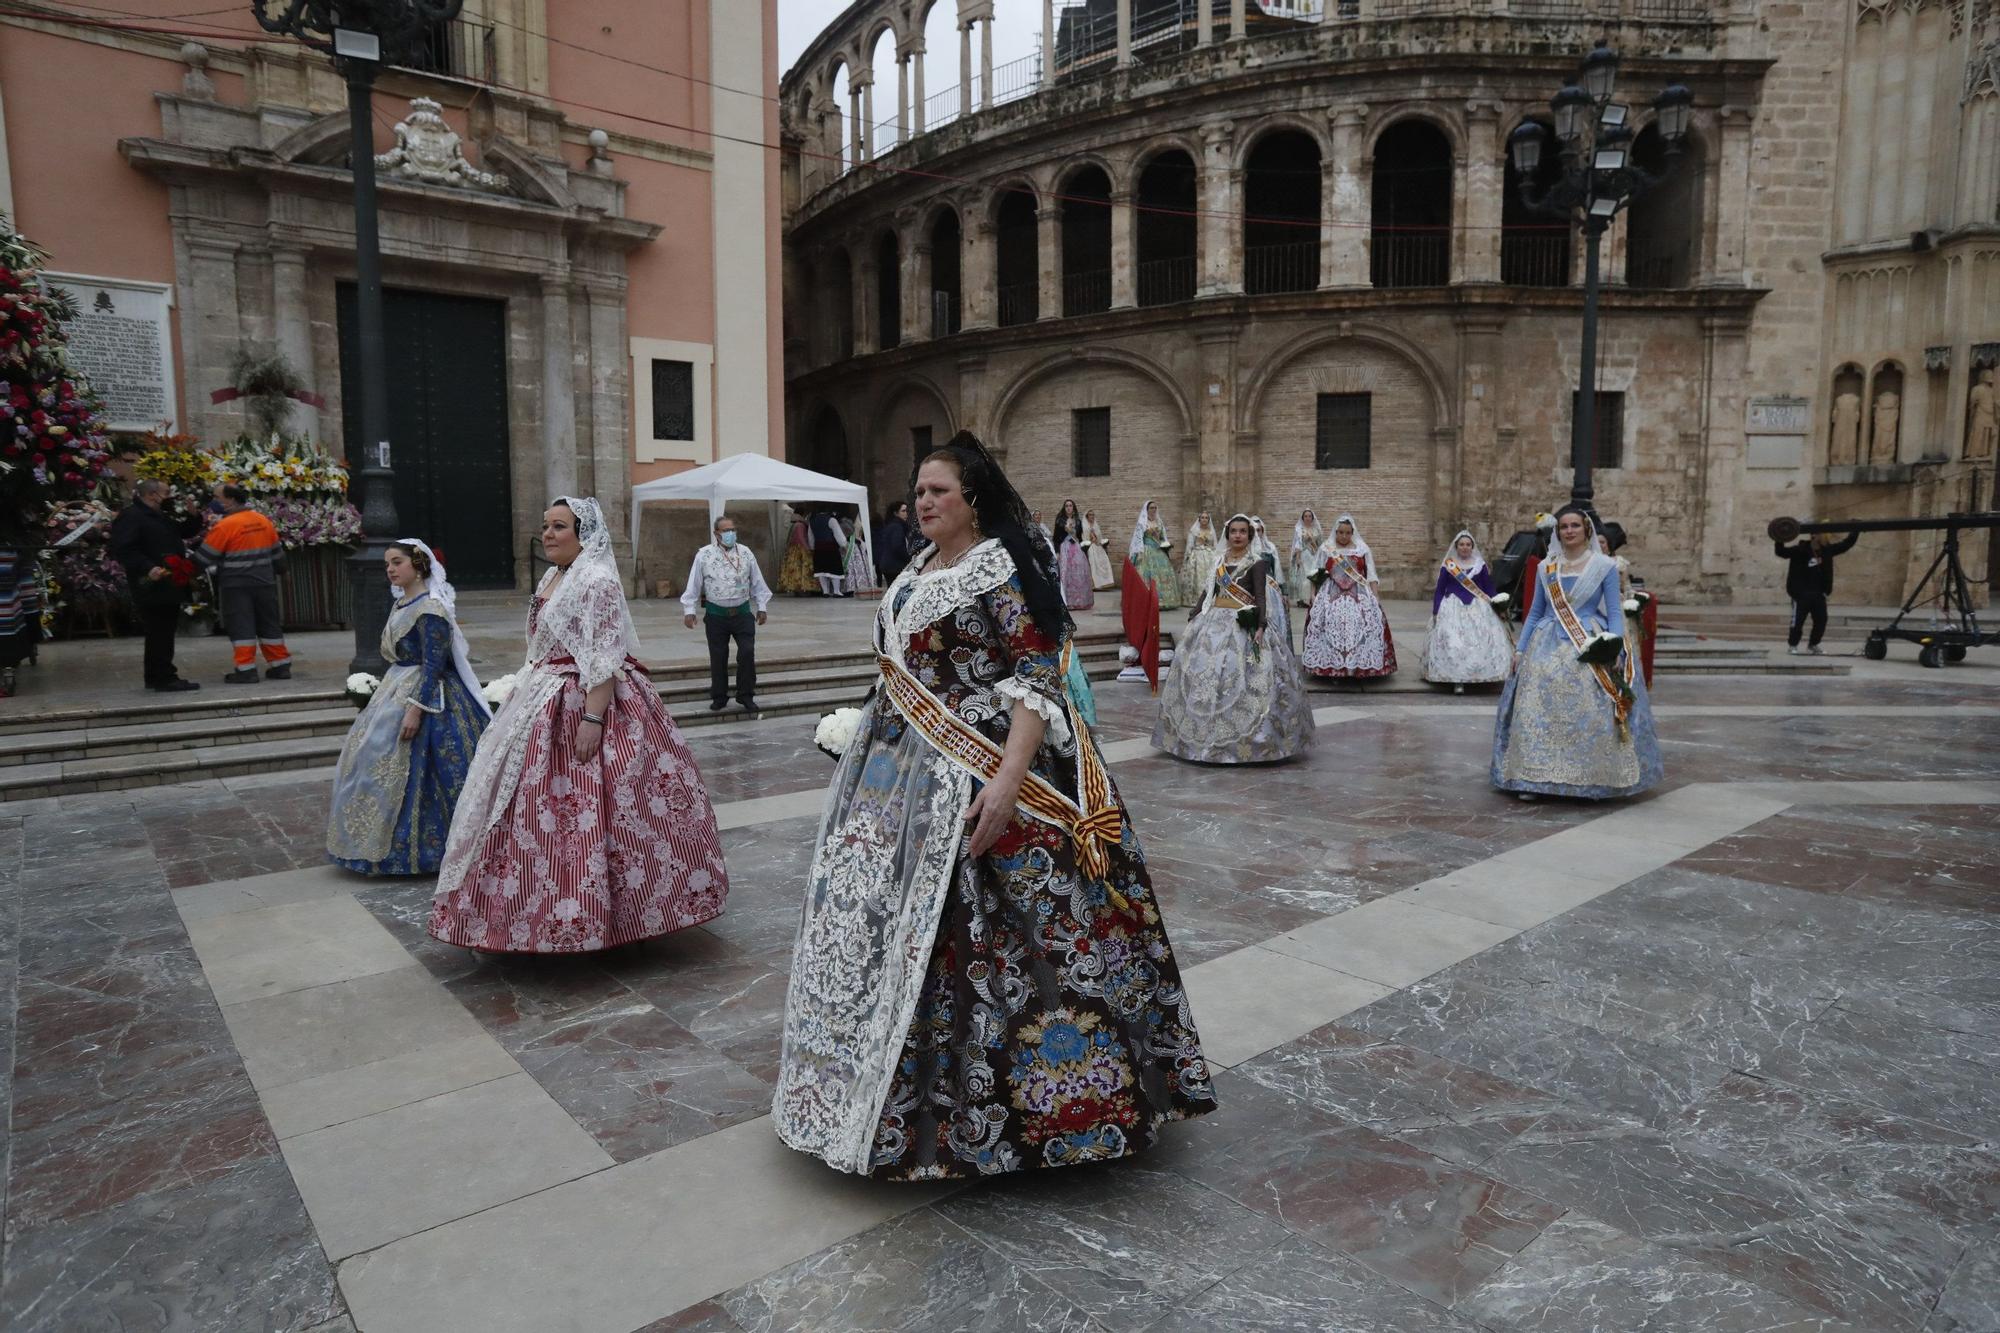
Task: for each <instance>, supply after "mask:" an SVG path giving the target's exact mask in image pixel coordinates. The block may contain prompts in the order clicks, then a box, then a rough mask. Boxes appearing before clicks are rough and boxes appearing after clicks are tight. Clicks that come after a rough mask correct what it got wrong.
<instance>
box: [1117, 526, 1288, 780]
mask: <svg viewBox="0 0 2000 1333" xmlns="http://www.w3.org/2000/svg"><path fill="white" fill-rule="evenodd" d="M1222 536H1223V541H1224V543H1225V544H1224V547H1223V550H1222V554H1221V555H1219V556H1218V557H1216V559H1215V560H1214V561H1213V571H1212V572H1211V574H1210V575H1209V579H1208V586H1207V587H1206V588H1204V589H1203V590H1202V596H1201V600H1200V602H1199V603H1198V605H1197V606H1196V608H1195V612H1194V615H1193V616H1192V617H1190V620H1191V622H1192V623H1191V624H1190V625H1189V626H1188V629H1187V632H1186V633H1185V634H1182V635H1180V636H1179V637H1178V638H1177V639H1176V641H1175V651H1174V669H1173V670H1172V671H1170V672H1168V673H1167V678H1166V681H1165V682H1164V683H1163V684H1162V685H1161V686H1160V720H1159V722H1158V723H1157V724H1155V725H1154V727H1153V746H1154V748H1155V749H1160V750H1165V751H1166V752H1167V753H1168V754H1170V755H1173V756H1174V757H1175V758H1176V759H1191V760H1194V761H1195V762H1197V763H1203V764H1267V763H1271V762H1274V761H1276V760H1279V759H1290V758H1291V757H1292V756H1293V755H1296V754H1302V753H1304V751H1305V750H1306V748H1307V747H1308V746H1310V745H1311V744H1312V738H1313V715H1312V705H1311V704H1309V703H1307V702H1306V678H1305V674H1304V673H1303V672H1301V671H1300V670H1299V659H1298V657H1297V656H1296V655H1295V654H1294V653H1293V652H1292V645H1291V642H1290V640H1288V639H1286V638H1285V637H1284V636H1282V635H1280V634H1275V633H1271V632H1270V629H1271V627H1272V626H1273V625H1275V624H1277V623H1278V617H1279V616H1281V615H1282V614H1283V612H1284V590H1283V589H1282V588H1281V587H1280V586H1279V583H1278V581H1277V580H1276V579H1273V578H1272V577H1271V575H1270V571H1269V569H1268V568H1267V566H1266V564H1265V562H1264V561H1263V560H1262V559H1261V558H1260V557H1259V556H1258V555H1257V554H1256V552H1255V551H1254V550H1253V549H1252V548H1251V536H1252V533H1251V528H1250V520H1249V518H1248V517H1247V516H1245V515H1243V514H1232V515H1230V518H1229V521H1228V522H1227V523H1224V524H1223V525H1222ZM1274 613H1275V614H1274Z"/></svg>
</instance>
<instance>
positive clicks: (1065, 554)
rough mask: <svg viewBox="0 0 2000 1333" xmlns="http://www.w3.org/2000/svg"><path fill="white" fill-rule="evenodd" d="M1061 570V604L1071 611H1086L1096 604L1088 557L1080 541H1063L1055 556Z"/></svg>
mask: <svg viewBox="0 0 2000 1333" xmlns="http://www.w3.org/2000/svg"><path fill="white" fill-rule="evenodd" d="M1057 559H1058V562H1059V564H1060V566H1061V572H1062V595H1063V605H1064V606H1066V607H1068V608H1069V609H1070V610H1072V611H1088V610H1090V609H1091V608H1092V607H1093V606H1096V605H1097V593H1096V592H1095V591H1094V589H1093V587H1092V584H1091V578H1090V557H1089V556H1088V555H1086V554H1084V550H1083V547H1082V545H1081V544H1080V543H1077V542H1074V541H1067V542H1064V543H1063V547H1062V553H1061V554H1060V555H1059V556H1058V557H1057Z"/></svg>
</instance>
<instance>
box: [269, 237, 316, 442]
mask: <svg viewBox="0 0 2000 1333" xmlns="http://www.w3.org/2000/svg"><path fill="white" fill-rule="evenodd" d="M271 307H272V309H271V314H272V317H273V322H274V324H275V325H276V328H275V330H274V331H275V332H276V334H277V343H278V352H279V354H280V355H281V356H283V357H284V358H285V361H286V363H287V364H288V365H290V366H291V368H292V370H293V372H294V373H296V374H297V375H298V377H299V381H300V383H301V384H302V386H303V387H304V388H305V390H306V391H307V392H308V393H310V392H311V391H312V389H313V384H314V378H315V377H314V375H313V346H312V313H311V311H310V310H309V309H308V308H307V305H306V254H305V251H303V250H295V249H292V248H290V247H286V246H281V247H279V248H278V249H276V250H273V251H272V252H271ZM286 417H287V425H288V427H289V429H291V430H293V431H296V432H298V433H299V434H301V435H313V434H317V433H318V432H317V431H316V430H315V429H314V427H315V426H316V425H317V424H318V420H319V417H318V413H317V411H316V410H315V409H314V408H312V407H311V406H309V405H308V404H305V403H300V402H294V403H293V404H292V405H291V409H290V411H288V412H287V413H286Z"/></svg>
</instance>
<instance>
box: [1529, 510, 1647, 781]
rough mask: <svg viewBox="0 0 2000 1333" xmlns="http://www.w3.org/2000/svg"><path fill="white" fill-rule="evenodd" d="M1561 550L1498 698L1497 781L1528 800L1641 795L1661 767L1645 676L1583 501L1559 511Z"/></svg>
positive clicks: (1544, 571) (1610, 565)
mask: <svg viewBox="0 0 2000 1333" xmlns="http://www.w3.org/2000/svg"><path fill="white" fill-rule="evenodd" d="M1556 548H1557V549H1555V550H1553V551H1551V552H1550V554H1549V557H1548V558H1547V559H1545V560H1543V561H1542V564H1541V568H1540V569H1538V570H1537V571H1536V574H1535V577H1536V580H1537V586H1536V588H1535V601H1534V604H1533V605H1532V606H1531V607H1530V608H1529V610H1528V618H1527V619H1526V620H1525V621H1523V622H1522V625H1521V637H1520V640H1519V641H1518V642H1517V643H1516V645H1515V648H1514V659H1513V668H1512V672H1511V674H1510V675H1509V677H1508V680H1507V688H1506V689H1505V690H1504V691H1502V692H1501V695H1500V713H1499V716H1498V718H1497V719H1495V722H1494V727H1493V768H1492V779H1493V785H1494V786H1496V787H1498V788H1499V789H1500V790H1501V791H1511V792H1515V793H1518V794H1519V795H1520V796H1521V798H1522V799H1523V800H1533V799H1534V798H1535V797H1536V796H1538V795H1542V796H1576V797H1582V798H1584V799H1586V800H1603V799H1605V798H1607V797H1614V796H1633V795H1636V794H1638V793H1639V792H1642V791H1645V790H1646V789H1647V788H1648V787H1651V786H1652V785H1653V784H1654V783H1656V782H1658V781H1659V780H1660V777H1661V774H1662V768H1661V764H1660V742H1659V738H1658V737H1657V736H1656V735H1655V734H1654V731H1653V709H1652V705H1651V703H1649V702H1648V700H1647V698H1646V682H1645V680H1644V678H1643V677H1642V676H1641V674H1640V672H1639V671H1638V668H1637V664H1636V663H1635V662H1634V661H1633V660H1632V655H1631V654H1630V653H1628V652H1626V651H1625V611H1624V608H1623V606H1621V605H1620V603H1619V595H1618V565H1617V563H1616V562H1615V561H1613V560H1612V559H1611V557H1610V556H1608V555H1605V554H1603V553H1602V552H1600V551H1599V550H1598V549H1597V541H1596V538H1595V534H1593V533H1592V532H1591V522H1590V517H1589V515H1588V514H1586V513H1585V512H1584V511H1583V509H1582V508H1580V507H1579V506H1576V505H1565V506H1563V508H1561V509H1560V510H1558V511H1556Z"/></svg>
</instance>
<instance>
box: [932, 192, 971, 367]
mask: <svg viewBox="0 0 2000 1333" xmlns="http://www.w3.org/2000/svg"><path fill="white" fill-rule="evenodd" d="M959 251H960V231H959V226H958V214H956V213H954V212H952V211H951V210H950V209H946V210H945V211H943V212H942V213H939V214H938V216H937V221H935V222H933V223H932V224H931V337H933V338H943V337H947V336H949V335H951V334H954V333H957V332H958V329H959V323H960V321H961V320H962V319H963V318H964V316H963V313H962V310H963V306H964V301H963V294H962V290H961V283H960V274H961V273H962V271H963V269H962V264H961V256H960V253H959Z"/></svg>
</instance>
